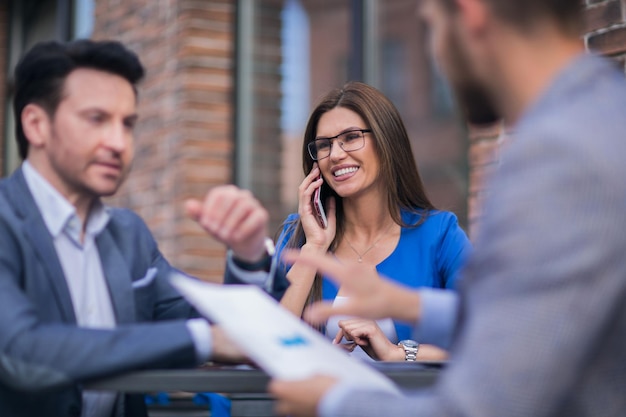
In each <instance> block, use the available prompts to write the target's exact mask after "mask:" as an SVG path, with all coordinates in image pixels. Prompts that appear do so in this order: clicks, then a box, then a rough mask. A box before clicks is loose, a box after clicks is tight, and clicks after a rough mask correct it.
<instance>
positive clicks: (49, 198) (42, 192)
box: [22, 161, 110, 237]
mask: <svg viewBox="0 0 626 417" xmlns="http://www.w3.org/2000/svg"><path fill="white" fill-rule="evenodd" d="M22 172H23V173H24V178H25V179H26V185H27V186H28V189H29V190H30V192H31V194H32V195H33V199H34V200H35V204H36V205H37V207H38V208H39V212H40V213H41V216H42V217H43V220H44V223H45V224H46V227H47V228H48V231H49V232H50V234H51V235H52V236H53V237H57V236H58V235H59V234H60V233H61V232H62V231H63V230H64V229H66V228H67V232H68V233H69V234H70V235H72V236H73V237H75V236H80V230H81V227H82V224H81V222H80V219H79V218H78V215H77V214H76V208H74V206H73V205H72V204H71V203H70V202H69V201H67V199H66V198H65V197H63V196H62V195H61V193H59V192H58V191H57V190H56V189H55V188H54V187H53V186H52V185H51V184H50V183H49V182H48V181H47V180H46V179H45V178H44V177H43V176H42V175H41V174H40V173H39V172H37V171H36V170H35V168H33V166H32V165H31V164H30V163H29V162H28V161H24V163H23V164H22ZM109 219H110V214H109V208H108V207H106V206H105V205H104V204H102V201H100V199H98V200H96V201H95V202H94V205H93V207H92V208H91V210H90V212H89V216H88V218H87V228H86V233H87V234H92V235H97V234H98V233H100V232H101V231H102V230H104V228H105V227H106V225H107V224H108V222H109Z"/></svg>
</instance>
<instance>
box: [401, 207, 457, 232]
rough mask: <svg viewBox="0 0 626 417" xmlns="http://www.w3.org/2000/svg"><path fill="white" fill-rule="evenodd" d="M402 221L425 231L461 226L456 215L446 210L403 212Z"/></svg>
mask: <svg viewBox="0 0 626 417" xmlns="http://www.w3.org/2000/svg"><path fill="white" fill-rule="evenodd" d="M402 220H403V221H404V223H405V224H407V225H409V226H411V225H417V226H418V228H424V229H442V228H443V229H447V228H449V227H458V224H459V221H458V218H457V216H456V214H454V213H452V212H450V211H445V210H423V209H415V210H402Z"/></svg>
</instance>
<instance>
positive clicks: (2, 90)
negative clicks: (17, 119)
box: [0, 1, 9, 175]
mask: <svg viewBox="0 0 626 417" xmlns="http://www.w3.org/2000/svg"><path fill="white" fill-rule="evenodd" d="M8 12H9V10H8V5H7V2H6V1H2V2H0V97H2V99H1V100H0V132H4V131H5V130H6V125H5V119H4V118H5V115H6V100H5V99H4V97H6V94H7V85H8V77H7V75H8V74H7V63H6V57H8V49H9V45H8V31H9V28H8V26H9V24H8V23H9V22H8ZM0 143H4V142H3V141H0ZM3 164H4V146H0V175H2V173H3V172H4V165H3Z"/></svg>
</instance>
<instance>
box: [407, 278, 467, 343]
mask: <svg viewBox="0 0 626 417" xmlns="http://www.w3.org/2000/svg"><path fill="white" fill-rule="evenodd" d="M419 293H420V300H421V316H420V319H419V321H418V323H416V324H415V325H414V327H413V338H414V339H415V340H417V341H418V342H420V343H428V344H432V345H435V346H439V347H440V348H443V349H448V348H449V347H450V344H451V343H452V335H453V334H454V329H455V327H456V320H457V314H458V311H459V297H458V294H457V293H456V292H454V291H451V290H444V289H438V288H421V289H420V290H419Z"/></svg>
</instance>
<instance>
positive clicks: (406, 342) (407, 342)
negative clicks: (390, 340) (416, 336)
mask: <svg viewBox="0 0 626 417" xmlns="http://www.w3.org/2000/svg"><path fill="white" fill-rule="evenodd" d="M400 343H401V344H403V345H404V346H406V347H408V348H416V347H418V346H419V343H417V342H416V341H415V340H402V341H400Z"/></svg>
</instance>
